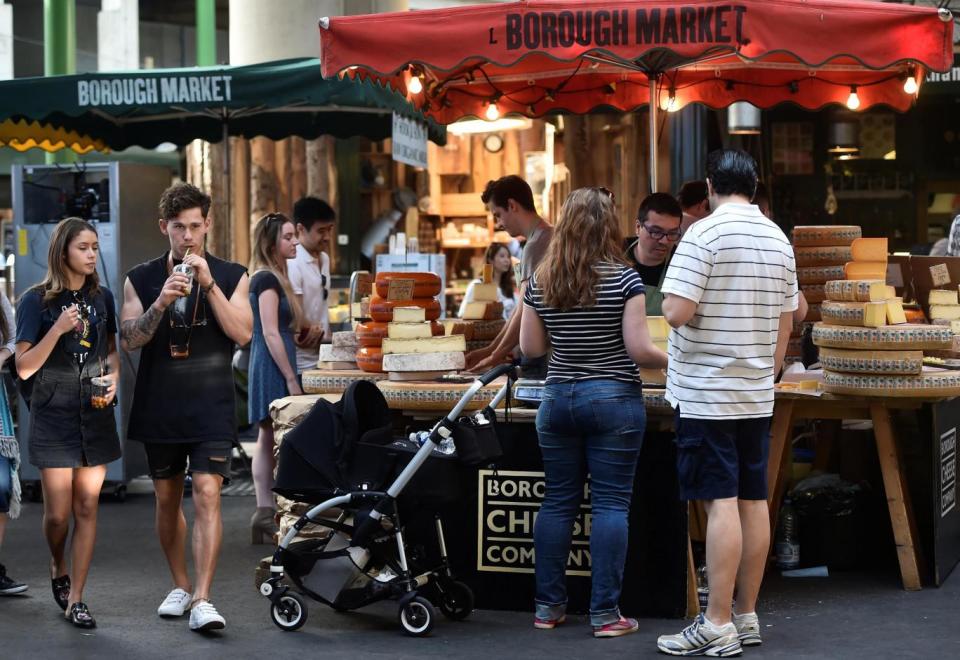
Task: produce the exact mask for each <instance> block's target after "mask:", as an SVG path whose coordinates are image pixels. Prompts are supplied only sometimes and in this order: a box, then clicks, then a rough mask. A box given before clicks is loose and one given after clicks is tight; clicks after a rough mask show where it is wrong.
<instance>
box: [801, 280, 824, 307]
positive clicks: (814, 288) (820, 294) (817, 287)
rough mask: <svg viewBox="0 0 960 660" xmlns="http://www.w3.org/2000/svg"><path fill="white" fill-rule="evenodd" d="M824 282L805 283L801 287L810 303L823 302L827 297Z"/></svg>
mask: <svg viewBox="0 0 960 660" xmlns="http://www.w3.org/2000/svg"><path fill="white" fill-rule="evenodd" d="M823 287H824V285H823V284H804V285H803V286H801V287H800V290H801V291H802V292H803V297H804V299H805V300H806V301H807V303H808V304H810V305H812V304H814V303H821V302H823V301H824V300H826V299H827V295H826V293H825V292H824V289H823Z"/></svg>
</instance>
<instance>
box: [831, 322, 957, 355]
mask: <svg viewBox="0 0 960 660" xmlns="http://www.w3.org/2000/svg"><path fill="white" fill-rule="evenodd" d="M813 343H814V344H816V345H817V346H827V347H830V348H863V349H872V350H924V349H935V348H936V349H949V348H950V347H951V346H953V333H952V332H951V331H950V326H942V325H920V324H909V323H908V324H905V325H885V326H883V327H880V328H856V327H851V326H843V325H829V324H827V323H817V324H815V325H814V326H813Z"/></svg>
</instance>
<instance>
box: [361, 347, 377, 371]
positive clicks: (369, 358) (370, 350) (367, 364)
mask: <svg viewBox="0 0 960 660" xmlns="http://www.w3.org/2000/svg"><path fill="white" fill-rule="evenodd" d="M357 366H358V367H360V368H361V369H363V370H364V371H368V372H372V373H383V351H382V350H381V349H380V348H379V347H376V346H362V347H360V348H358V349H357Z"/></svg>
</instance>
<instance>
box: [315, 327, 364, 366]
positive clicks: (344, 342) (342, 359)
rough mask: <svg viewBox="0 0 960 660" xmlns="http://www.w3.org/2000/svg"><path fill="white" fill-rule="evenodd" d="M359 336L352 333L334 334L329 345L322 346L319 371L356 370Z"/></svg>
mask: <svg viewBox="0 0 960 660" xmlns="http://www.w3.org/2000/svg"><path fill="white" fill-rule="evenodd" d="M357 348H358V346H357V334H356V333H355V332H352V331H344V332H334V333H333V337H332V338H331V342H330V343H329V344H321V345H320V360H319V362H318V363H317V369H325V370H333V369H347V370H349V369H356V368H357Z"/></svg>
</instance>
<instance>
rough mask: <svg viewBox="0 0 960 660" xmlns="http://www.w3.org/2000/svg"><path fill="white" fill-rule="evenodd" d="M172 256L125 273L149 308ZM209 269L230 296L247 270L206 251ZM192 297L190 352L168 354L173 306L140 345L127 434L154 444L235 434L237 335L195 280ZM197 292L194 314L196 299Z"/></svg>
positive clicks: (164, 276) (143, 302) (221, 438)
mask: <svg viewBox="0 0 960 660" xmlns="http://www.w3.org/2000/svg"><path fill="white" fill-rule="evenodd" d="M167 259H168V255H167V254H164V255H163V256H162V257H160V258H158V259H154V260H153V261H148V262H146V263H143V264H140V265H139V266H137V267H135V268H134V269H133V270H131V271H130V272H129V273H128V274H127V277H128V278H129V279H130V283H131V284H132V285H133V288H134V289H135V290H136V292H137V296H138V297H139V298H140V303H141V304H142V305H143V308H144V309H147V308H148V307H149V306H150V305H152V304H153V302H154V301H155V300H156V299H157V297H158V296H159V295H160V291H161V290H162V289H163V283H164V282H166V281H167V278H168V277H169V273H168V271H167ZM206 260H207V264H208V265H209V266H210V274H211V275H212V276H213V279H214V281H215V282H216V283H217V286H218V287H219V289H220V290H221V291H222V292H223V295H224V296H226V297H227V298H228V299H229V298H230V297H231V296H232V295H233V292H234V290H236V288H237V284H238V283H239V282H240V280H241V278H242V277H243V275H244V274H245V273H246V272H247V271H246V269H245V268H244V267H243V266H241V265H240V264H236V263H232V262H230V261H224V260H223V259H218V258H217V257H214V256H213V255H210V254H208V255H207V256H206ZM190 296H191V297H190V298H189V299H188V300H189V302H188V305H187V308H188V309H189V310H190V317H191V319H192V328H191V329H190V351H189V352H190V354H189V356H188V357H186V358H178V359H175V358H173V357H171V355H170V343H171V339H172V335H173V332H174V330H173V329H172V328H171V319H170V312H171V311H172V305H171V307H169V308H167V310H166V311H165V312H164V314H163V318H162V319H161V321H160V325H159V327H158V328H157V331H156V333H155V334H154V336H153V339H151V340H150V341H149V342H147V344H146V345H144V346H143V348H141V349H140V364H139V367H138V369H137V385H136V389H135V391H134V395H133V406H132V409H131V411H130V426H129V429H128V432H127V436H128V437H129V438H130V439H132V440H140V441H142V442H152V443H170V442H198V441H203V440H230V439H233V438H235V437H236V434H237V428H236V421H235V417H236V412H235V402H234V384H233V368H232V365H231V362H232V359H233V347H234V344H233V340H232V339H230V337H228V336H227V335H226V333H224V331H223V329H222V328H221V327H220V325H219V324H218V323H217V318H216V316H215V315H214V313H213V308H212V307H211V306H210V301H209V300H207V297H206V295H204V294H203V293H202V292H201V291H200V289H199V286H198V284H197V281H196V280H194V283H193V290H192V292H191V294H190ZM196 296H199V301H198V303H197V305H196V315H195V316H194V314H193V310H194V300H196V298H195V297H196Z"/></svg>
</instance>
